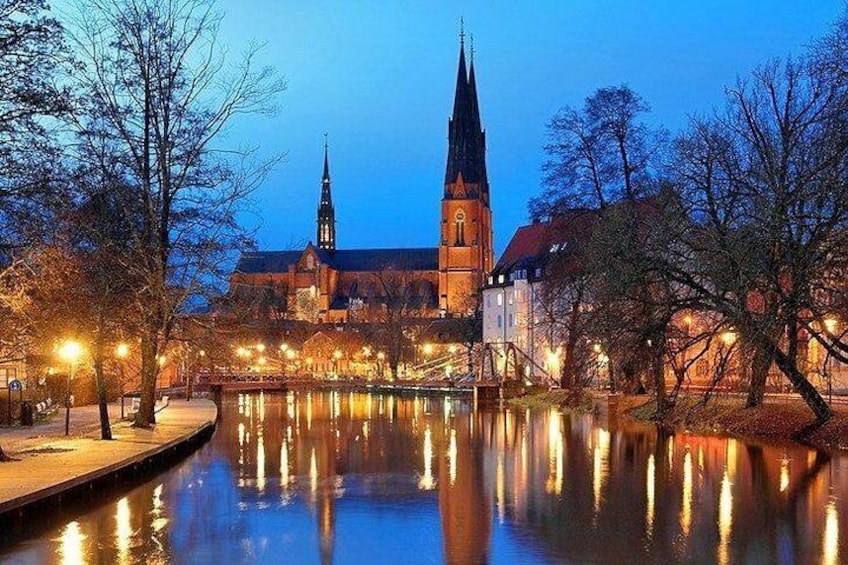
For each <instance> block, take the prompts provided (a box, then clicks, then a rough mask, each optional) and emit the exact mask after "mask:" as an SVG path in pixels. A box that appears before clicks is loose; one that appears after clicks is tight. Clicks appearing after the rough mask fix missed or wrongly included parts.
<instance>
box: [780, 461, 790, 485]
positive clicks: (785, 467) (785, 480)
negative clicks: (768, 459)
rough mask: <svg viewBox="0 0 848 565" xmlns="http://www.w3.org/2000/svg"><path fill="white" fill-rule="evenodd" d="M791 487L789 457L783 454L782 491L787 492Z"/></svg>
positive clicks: (781, 469)
mask: <svg viewBox="0 0 848 565" xmlns="http://www.w3.org/2000/svg"><path fill="white" fill-rule="evenodd" d="M787 488H789V457H787V456H786V454H785V453H784V454H783V457H781V458H780V492H786V489H787Z"/></svg>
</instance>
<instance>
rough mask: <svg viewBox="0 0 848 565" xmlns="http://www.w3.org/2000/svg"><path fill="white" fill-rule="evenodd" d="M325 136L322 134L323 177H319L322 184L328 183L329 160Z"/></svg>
mask: <svg viewBox="0 0 848 565" xmlns="http://www.w3.org/2000/svg"><path fill="white" fill-rule="evenodd" d="M327 149H328V144H327V134H324V176H323V177H321V180H322V181H323V182H330V159H329V156H328V154H327V153H328V152H327Z"/></svg>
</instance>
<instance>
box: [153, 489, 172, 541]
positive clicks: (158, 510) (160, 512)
mask: <svg viewBox="0 0 848 565" xmlns="http://www.w3.org/2000/svg"><path fill="white" fill-rule="evenodd" d="M164 490H165V485H164V484H161V483H160V484H159V486H157V487H156V488H155V489H153V511H152V512H151V514H152V515H153V523H152V526H153V532H154V533H157V534H158V533H159V532H161V531H163V530H164V529H165V526H167V525H168V519H167V518H166V517H165V503H164V502H162V491H164Z"/></svg>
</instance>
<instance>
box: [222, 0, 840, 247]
mask: <svg viewBox="0 0 848 565" xmlns="http://www.w3.org/2000/svg"><path fill="white" fill-rule="evenodd" d="M220 7H221V8H222V9H223V10H224V11H225V12H226V17H225V20H224V24H223V29H222V35H223V37H222V39H223V40H224V41H225V42H226V43H227V44H229V45H230V46H231V48H232V50H233V51H239V50H240V48H241V47H242V46H243V45H244V44H245V42H246V41H247V40H249V39H255V40H258V41H260V42H265V43H266V48H265V51H264V52H263V57H264V59H265V60H266V61H267V63H268V64H271V65H273V66H275V67H276V68H277V69H278V70H279V71H280V73H281V74H282V75H284V76H285V78H286V80H287V82H288V90H287V91H286V92H285V93H283V95H282V96H281V97H280V111H279V113H278V114H277V115H276V116H274V117H272V118H261V119H260V118H248V119H244V120H241V121H240V122H238V123H237V124H235V125H233V127H231V128H230V130H229V140H231V141H234V142H238V141H242V140H248V141H249V142H251V143H257V144H259V145H260V146H261V148H262V151H263V152H264V153H274V152H285V153H286V154H287V156H286V160H285V162H284V163H283V164H282V165H281V166H280V167H279V168H278V169H277V170H275V171H274V172H273V173H272V174H271V175H270V176H269V178H268V179H267V180H266V181H265V183H264V184H263V185H262V186H261V187H260V188H259V190H258V191H257V192H256V195H255V209H256V217H255V218H249V219H248V222H251V221H255V222H261V225H260V226H259V229H258V232H257V238H258V241H259V246H260V249H266V250H270V249H285V248H287V247H289V246H290V245H291V244H292V242H293V241H305V240H314V239H315V212H316V207H317V203H318V197H319V189H320V176H321V165H322V161H321V159H322V144H323V132H325V131H327V132H329V136H330V168H331V176H332V181H333V199H334V203H335V206H336V222H337V233H338V236H337V237H338V244H339V246H340V247H342V248H367V247H400V246H410V247H424V246H426V247H431V246H436V245H437V237H438V235H437V234H438V228H439V226H438V221H439V199H440V198H441V194H442V188H443V181H444V168H445V158H446V151H447V119H448V116H449V114H450V111H451V107H452V102H453V90H454V83H455V77H456V66H457V57H458V47H459V40H458V36H457V34H458V28H459V17H460V15H463V16H464V17H465V22H466V31H467V32H468V33H473V34H474V39H475V46H476V52H477V57H476V68H477V80H478V88H479V94H480V107H481V113H482V119H483V123H484V127H485V128H486V130H487V141H488V168H489V179H490V183H491V192H492V206H493V211H494V223H495V244H496V254H500V252H501V251H502V250H503V249H504V247H505V245H506V243H507V242H508V240H509V238H510V236H511V235H512V233H513V232H514V231H515V229H516V228H517V227H518V226H519V225H521V224H522V223H526V221H527V206H526V204H527V200H528V198H530V197H531V196H533V195H535V194H536V193H537V192H538V190H539V184H540V176H541V175H540V167H541V163H542V161H543V159H544V156H543V153H542V150H541V147H542V145H543V143H544V139H545V124H546V123H547V122H548V120H549V119H550V117H551V116H552V115H553V114H554V112H556V110H557V109H558V108H560V107H561V106H563V105H566V104H570V105H579V104H581V103H582V100H583V99H584V98H585V97H586V96H587V95H588V94H590V93H591V92H592V91H593V90H594V89H596V88H598V87H602V86H608V85H612V84H620V83H629V84H630V86H631V87H632V88H633V89H635V90H636V91H637V92H639V93H640V94H641V95H642V96H643V97H644V98H645V99H646V100H647V101H648V102H649V103H650V104H651V106H652V108H653V111H652V113H651V120H653V121H656V122H657V123H661V124H664V125H665V126H666V127H668V128H669V129H671V130H672V131H674V130H677V129H679V128H680V127H681V126H683V125H684V124H685V122H686V119H687V116H688V115H690V114H692V113H698V112H705V111H708V110H710V109H711V108H712V107H714V106H715V105H717V104H720V103H721V100H722V89H723V86H724V85H727V84H730V83H732V82H733V81H734V80H735V78H736V76H737V75H739V74H744V73H746V72H747V71H749V70H750V69H752V68H753V67H755V66H756V65H758V64H760V63H762V62H764V61H766V60H768V59H770V58H773V57H777V56H784V55H787V54H790V53H794V54H797V53H799V52H800V51H801V50H802V49H803V47H804V46H805V45H807V44H809V43H810V41H811V40H812V39H813V38H815V37H817V36H819V35H821V34H823V33H824V32H825V31H826V30H827V27H828V26H829V24H830V23H831V22H832V21H833V20H834V19H836V18H837V17H838V15H839V14H840V12H841V11H842V8H843V3H842V1H841V0H768V1H766V0H759V1H758V0H746V1H742V0H710V1H708V2H703V1H701V2H696V1H694V0H692V1H689V0H668V1H660V0H644V1H640V2H635V1H633V0H559V1H557V0H537V1H534V2H515V1H511V2H508V1H494V2H493V1H479V2H418V3H413V2H401V1H395V2H389V1H385V2H364V1H357V2H354V1H349V2H342V1H328V0H310V1H307V0H298V1H291V0H220Z"/></svg>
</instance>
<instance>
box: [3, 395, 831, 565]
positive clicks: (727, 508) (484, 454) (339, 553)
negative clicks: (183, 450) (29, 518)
mask: <svg viewBox="0 0 848 565" xmlns="http://www.w3.org/2000/svg"><path fill="white" fill-rule="evenodd" d="M221 408H222V410H221V419H220V423H219V427H218V430H217V431H216V433H215V435H214V437H213V438H212V440H211V441H210V442H209V443H208V444H207V445H205V446H204V447H202V448H201V449H200V450H198V451H197V452H196V453H194V454H193V455H191V456H190V457H189V458H187V459H186V460H185V461H183V462H182V463H180V464H177V465H176V466H174V467H172V468H171V469H168V470H165V471H163V472H162V473H161V474H160V475H158V476H156V477H154V478H153V479H151V480H149V481H147V482H145V483H143V484H141V485H139V486H137V487H135V488H133V489H132V490H130V491H129V492H125V493H120V494H117V495H116V496H114V497H112V498H110V499H108V500H101V501H99V502H97V503H93V504H92V505H90V507H88V508H86V509H85V510H84V511H82V512H81V513H76V514H74V515H71V516H63V517H57V516H53V517H51V518H49V519H48V520H47V521H46V522H45V523H43V524H38V525H37V527H34V528H33V534H32V537H31V538H29V539H23V540H18V541H16V542H15V543H14V545H11V546H10V547H6V548H2V549H0V561H9V562H14V563H73V564H78V563H119V564H123V563H139V562H141V563H172V562H173V563H252V562H257V563H400V564H413V563H442V562H449V563H482V562H489V563H552V562H555V563H562V562H566V563H572V562H586V561H592V562H609V563H635V562H648V563H669V562H675V561H687V562H696V563H741V562H751V563H763V562H772V563H792V562H795V563H825V564H836V563H840V562H846V561H848V533H846V532H848V456H846V455H844V454H834V453H828V452H824V451H817V450H814V449H808V448H806V447H803V446H799V445H797V444H790V443H787V444H766V443H760V442H745V441H741V440H736V439H731V438H723V437H704V436H696V435H687V434H682V433H681V434H676V435H668V434H663V433H660V432H658V431H657V430H656V429H655V428H653V427H651V426H645V425H640V424H635V423H632V422H626V421H617V419H616V418H613V419H609V418H607V417H606V416H601V415H598V414H589V415H571V414H563V413H561V412H558V411H556V410H549V411H540V412H529V411H523V410H512V409H505V410H496V409H492V410H482V411H477V412H475V411H473V410H472V408H471V406H470V402H469V401H468V400H467V399H466V398H460V397H454V398H450V397H444V396H436V397H415V396H394V395H388V394H386V395H382V394H369V393H351V392H338V391H325V392H311V393H310V392H305V391H303V392H289V393H277V394H274V393H270V394H269V393H256V394H244V395H235V394H234V395H229V396H225V397H224V398H223V400H222V407H221ZM77 514H78V515H77Z"/></svg>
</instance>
